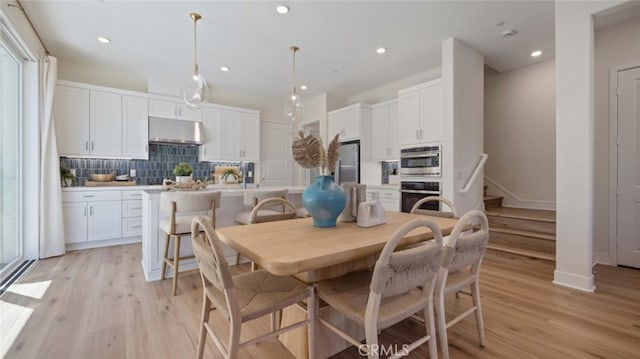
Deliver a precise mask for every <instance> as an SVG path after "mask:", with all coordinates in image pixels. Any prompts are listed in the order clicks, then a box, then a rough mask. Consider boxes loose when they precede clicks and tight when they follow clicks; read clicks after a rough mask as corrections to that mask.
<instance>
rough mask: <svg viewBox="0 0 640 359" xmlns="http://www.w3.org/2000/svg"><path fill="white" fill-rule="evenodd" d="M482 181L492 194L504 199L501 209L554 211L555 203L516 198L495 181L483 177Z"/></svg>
mask: <svg viewBox="0 0 640 359" xmlns="http://www.w3.org/2000/svg"><path fill="white" fill-rule="evenodd" d="M484 179H485V181H486V183H487V186H488V187H489V188H488V190H489V192H491V193H492V194H496V195H500V196H502V197H504V199H503V200H502V206H503V207H515V208H527V209H542V210H547V211H555V210H556V202H555V201H543V200H535V199H524V198H520V197H518V196H517V195H516V194H514V193H512V192H511V191H509V190H508V189H506V188H505V187H503V186H502V185H500V184H499V183H497V182H496V181H495V180H493V179H491V178H490V177H487V176H484Z"/></svg>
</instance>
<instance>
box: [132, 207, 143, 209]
mask: <svg viewBox="0 0 640 359" xmlns="http://www.w3.org/2000/svg"><path fill="white" fill-rule="evenodd" d="M131 209H142V207H131Z"/></svg>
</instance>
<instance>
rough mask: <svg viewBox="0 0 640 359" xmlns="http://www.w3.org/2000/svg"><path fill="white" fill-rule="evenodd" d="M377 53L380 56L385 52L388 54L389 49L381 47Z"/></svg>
mask: <svg viewBox="0 0 640 359" xmlns="http://www.w3.org/2000/svg"><path fill="white" fill-rule="evenodd" d="M376 52H377V53H379V54H384V53H385V52H387V49H386V48H384V47H379V48H377V49H376Z"/></svg>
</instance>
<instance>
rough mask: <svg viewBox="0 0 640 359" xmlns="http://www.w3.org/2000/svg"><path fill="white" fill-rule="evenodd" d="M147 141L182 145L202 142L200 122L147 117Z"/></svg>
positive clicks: (202, 135)
mask: <svg viewBox="0 0 640 359" xmlns="http://www.w3.org/2000/svg"><path fill="white" fill-rule="evenodd" d="M149 142H150V143H170V144H182V145H201V144H202V143H204V128H203V127H202V122H199V121H196V122H193V121H183V120H174V119H169V118H160V117H149Z"/></svg>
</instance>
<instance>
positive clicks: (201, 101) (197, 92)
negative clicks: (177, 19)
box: [182, 12, 209, 108]
mask: <svg viewBox="0 0 640 359" xmlns="http://www.w3.org/2000/svg"><path fill="white" fill-rule="evenodd" d="M189 16H190V17H191V19H193V77H192V78H191V81H189V84H188V85H187V86H184V87H183V88H182V99H183V100H184V103H186V104H187V106H189V107H191V108H199V107H202V106H204V105H205V104H206V103H207V101H208V99H209V86H207V80H206V79H205V78H204V77H203V76H202V74H201V73H200V70H199V68H198V41H197V40H198V37H197V29H196V27H197V23H198V20H200V19H202V16H200V14H197V13H195V12H192V13H190V14H189Z"/></svg>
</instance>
